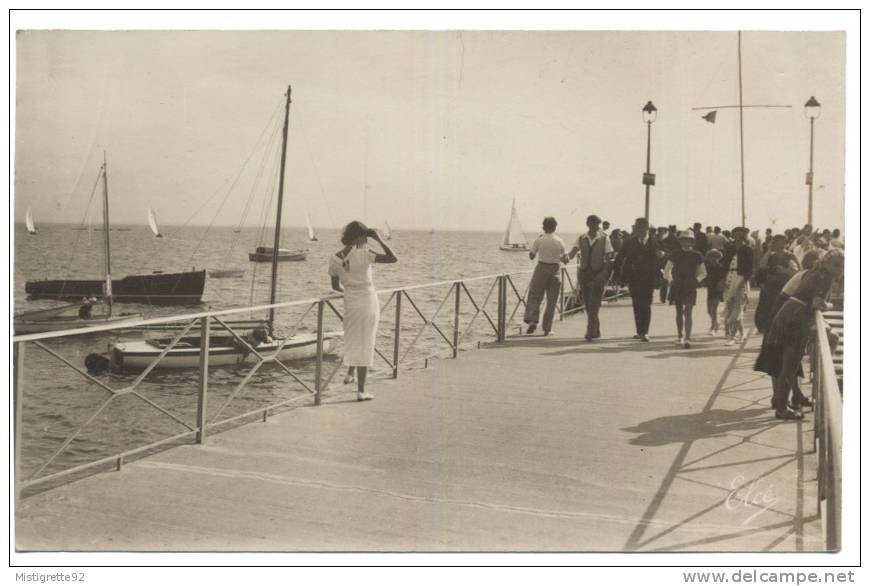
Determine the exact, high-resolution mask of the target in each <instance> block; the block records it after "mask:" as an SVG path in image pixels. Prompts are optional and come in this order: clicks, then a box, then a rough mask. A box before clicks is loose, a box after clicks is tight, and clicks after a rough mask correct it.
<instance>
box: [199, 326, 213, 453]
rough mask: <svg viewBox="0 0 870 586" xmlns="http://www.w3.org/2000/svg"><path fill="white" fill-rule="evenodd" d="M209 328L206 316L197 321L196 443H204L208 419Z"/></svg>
mask: <svg viewBox="0 0 870 586" xmlns="http://www.w3.org/2000/svg"><path fill="white" fill-rule="evenodd" d="M210 333H211V332H210V330H209V323H208V317H204V318H202V319H201V320H200V321H199V389H198V390H197V395H196V443H198V444H204V443H205V428H206V420H207V419H208V409H207V406H208V403H207V399H208V347H209V338H210Z"/></svg>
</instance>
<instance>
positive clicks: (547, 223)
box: [544, 216, 557, 234]
mask: <svg viewBox="0 0 870 586" xmlns="http://www.w3.org/2000/svg"><path fill="white" fill-rule="evenodd" d="M556 224H557V222H556V218H554V217H553V216H547V217H546V218H544V232H546V233H547V234H552V233H553V232H555V231H556Z"/></svg>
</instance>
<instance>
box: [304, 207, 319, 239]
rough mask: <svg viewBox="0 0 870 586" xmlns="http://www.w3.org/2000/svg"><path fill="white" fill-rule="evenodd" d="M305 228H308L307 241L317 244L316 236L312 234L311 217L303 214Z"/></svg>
mask: <svg viewBox="0 0 870 586" xmlns="http://www.w3.org/2000/svg"><path fill="white" fill-rule="evenodd" d="M305 226H306V227H307V228H308V240H310V241H311V242H317V236H316V235H315V234H314V228H312V227H311V216H310V215H309V214H308V212H305Z"/></svg>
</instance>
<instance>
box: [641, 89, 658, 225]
mask: <svg viewBox="0 0 870 586" xmlns="http://www.w3.org/2000/svg"><path fill="white" fill-rule="evenodd" d="M642 112H643V121H644V122H646V173H644V174H643V184H644V187H645V189H646V197H645V199H644V206H643V217H644V218H646V221H647V223H649V188H650V185H655V184H656V176H655V174H653V173H650V172H649V155H650V135H651V133H652V123H653V122H655V121H656V118H657V117H658V112H659V111H658V110H657V109H656V107H655V106H653V103H652V100H650V101H648V102H647V103H646V106H644V107H643V110H642Z"/></svg>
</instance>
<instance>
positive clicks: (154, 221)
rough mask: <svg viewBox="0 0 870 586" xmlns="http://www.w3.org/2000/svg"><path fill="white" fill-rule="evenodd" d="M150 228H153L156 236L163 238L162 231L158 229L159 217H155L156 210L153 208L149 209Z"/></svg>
mask: <svg viewBox="0 0 870 586" xmlns="http://www.w3.org/2000/svg"><path fill="white" fill-rule="evenodd" d="M148 226H149V227H150V228H151V231H152V232H153V233H154V236H156V237H157V238H163V234H161V233H160V229H159V228H158V227H157V216H156V215H154V210H153V209H151V208H148Z"/></svg>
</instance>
